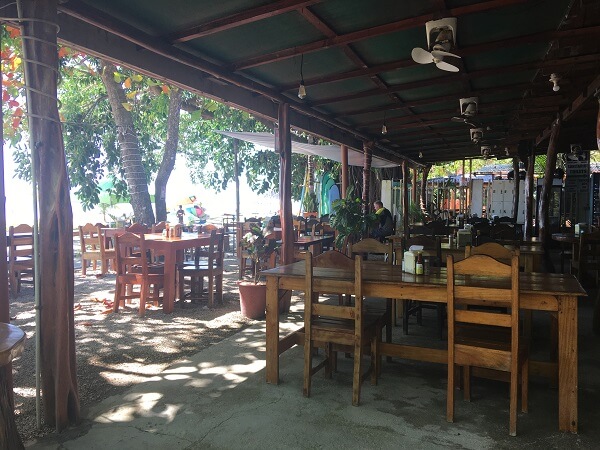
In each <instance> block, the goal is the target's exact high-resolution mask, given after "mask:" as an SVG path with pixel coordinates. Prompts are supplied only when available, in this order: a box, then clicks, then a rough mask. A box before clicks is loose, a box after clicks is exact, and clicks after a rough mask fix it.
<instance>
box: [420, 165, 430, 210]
mask: <svg viewBox="0 0 600 450" xmlns="http://www.w3.org/2000/svg"><path fill="white" fill-rule="evenodd" d="M430 170H431V164H427V165H426V166H425V167H423V181H422V182H421V209H422V210H423V211H427V177H429V171H430Z"/></svg>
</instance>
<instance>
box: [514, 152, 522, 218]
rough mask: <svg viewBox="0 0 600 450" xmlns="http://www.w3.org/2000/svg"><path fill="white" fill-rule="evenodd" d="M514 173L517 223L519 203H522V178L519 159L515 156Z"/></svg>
mask: <svg viewBox="0 0 600 450" xmlns="http://www.w3.org/2000/svg"><path fill="white" fill-rule="evenodd" d="M513 173H514V174H515V179H514V182H515V195H514V197H513V221H514V223H517V217H519V201H520V198H519V197H520V196H521V192H520V190H521V189H520V184H521V177H520V176H519V157H518V156H515V157H514V158H513Z"/></svg>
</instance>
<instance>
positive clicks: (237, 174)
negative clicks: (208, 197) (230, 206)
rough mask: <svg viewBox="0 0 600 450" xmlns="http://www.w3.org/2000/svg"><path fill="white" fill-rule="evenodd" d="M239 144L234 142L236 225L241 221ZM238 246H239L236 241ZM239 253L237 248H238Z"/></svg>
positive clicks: (235, 140) (236, 141)
mask: <svg viewBox="0 0 600 450" xmlns="http://www.w3.org/2000/svg"><path fill="white" fill-rule="evenodd" d="M238 152H239V143H238V140H237V139H234V140H233V179H234V181H235V223H236V227H237V223H238V222H239V221H240V162H239V160H238V156H239V155H238ZM235 245H236V246H237V245H239V244H238V242H237V241H236V244H235ZM236 251H237V248H236Z"/></svg>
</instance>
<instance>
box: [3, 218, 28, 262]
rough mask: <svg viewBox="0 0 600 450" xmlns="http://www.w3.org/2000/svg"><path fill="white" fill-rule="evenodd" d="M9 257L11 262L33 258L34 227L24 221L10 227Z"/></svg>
mask: <svg viewBox="0 0 600 450" xmlns="http://www.w3.org/2000/svg"><path fill="white" fill-rule="evenodd" d="M8 240H9V242H10V245H9V248H8V257H9V261H10V262H11V263H14V262H15V261H17V259H18V260H19V261H20V262H23V261H24V260H27V261H32V260H33V227H32V226H31V225H27V224H26V223H22V224H20V225H17V226H10V227H9V228H8Z"/></svg>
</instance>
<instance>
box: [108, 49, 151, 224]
mask: <svg viewBox="0 0 600 450" xmlns="http://www.w3.org/2000/svg"><path fill="white" fill-rule="evenodd" d="M116 70H117V69H116V67H115V66H114V65H112V64H111V63H109V62H107V61H104V60H102V70H101V71H100V73H101V76H102V82H103V83H104V86H105V88H106V93H107V94H108V101H109V103H110V108H111V110H112V113H113V117H114V119H115V124H116V125H117V139H118V140H119V146H120V147H121V161H122V164H123V169H124V170H125V180H126V181H127V185H128V187H129V195H130V196H131V206H132V207H133V215H134V220H135V221H136V222H141V223H144V224H146V225H152V224H153V223H154V212H153V211H152V203H151V201H150V194H149V193H148V183H147V180H146V170H145V169H144V165H143V164H142V154H141V152H140V145H139V142H138V138H137V134H136V130H135V126H134V124H133V117H132V116H131V113H130V112H129V111H127V110H126V109H125V108H124V107H123V105H124V104H127V98H126V97H125V92H124V91H123V88H122V87H121V85H120V84H118V83H117V82H115V80H114V73H115V72H116Z"/></svg>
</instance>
